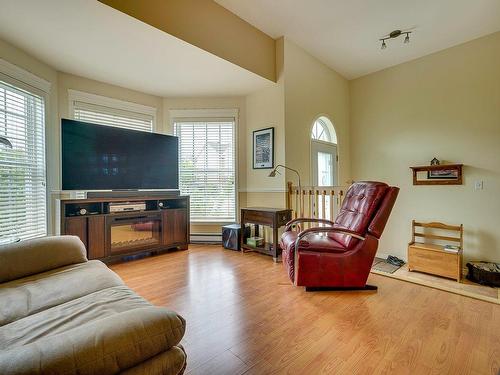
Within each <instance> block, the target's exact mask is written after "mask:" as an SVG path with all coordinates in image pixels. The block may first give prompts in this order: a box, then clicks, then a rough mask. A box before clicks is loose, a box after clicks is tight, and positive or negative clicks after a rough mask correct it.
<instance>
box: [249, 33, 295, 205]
mask: <svg viewBox="0 0 500 375" xmlns="http://www.w3.org/2000/svg"><path fill="white" fill-rule="evenodd" d="M283 54H284V39H283V38H280V39H278V40H277V41H276V63H277V66H276V68H277V83H275V84H273V85H272V86H270V87H267V88H265V89H262V90H259V91H257V92H254V93H252V94H250V95H248V96H247V97H246V108H247V127H246V133H245V142H246V154H245V164H246V175H247V176H246V186H244V187H242V189H241V190H242V194H243V195H242V196H243V201H244V202H246V205H247V206H248V207H251V206H274V207H284V206H285V194H284V191H285V186H286V180H285V174H284V173H283V174H281V175H277V176H276V177H268V175H269V172H270V171H271V170H270V169H253V132H254V131H255V130H259V129H265V128H270V127H274V165H277V164H285V77H284V71H283V64H284V61H283V58H284V56H283Z"/></svg>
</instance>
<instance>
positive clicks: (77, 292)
mask: <svg viewBox="0 0 500 375" xmlns="http://www.w3.org/2000/svg"><path fill="white" fill-rule="evenodd" d="M117 285H123V281H122V280H121V279H120V278H119V277H118V275H117V274H115V273H114V272H113V271H111V270H110V269H108V267H107V266H106V265H105V264H104V263H102V262H100V261H98V260H92V261H88V262H85V263H79V264H73V265H70V266H66V267H61V268H57V269H54V270H51V271H47V272H43V273H39V274H36V275H32V276H28V277H24V278H21V279H18V280H14V281H10V282H8V283H3V284H0V301H2V303H0V326H3V325H5V324H8V323H10V322H13V321H15V320H18V319H21V318H24V317H26V316H29V315H31V314H34V313H37V312H40V311H43V310H45V309H47V308H50V307H52V306H56V305H59V304H62V303H65V302H67V301H70V300H72V299H75V298H78V297H81V296H85V295H87V294H90V293H93V292H95V291H98V290H101V289H105V288H109V287H112V286H117Z"/></svg>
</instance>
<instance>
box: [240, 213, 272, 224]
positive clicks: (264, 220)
mask: <svg viewBox="0 0 500 375" xmlns="http://www.w3.org/2000/svg"><path fill="white" fill-rule="evenodd" d="M245 222H247V223H254V224H260V225H272V224H273V215H267V214H265V213H263V212H259V211H251V210H249V211H245Z"/></svg>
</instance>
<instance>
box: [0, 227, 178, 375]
mask: <svg viewBox="0 0 500 375" xmlns="http://www.w3.org/2000/svg"><path fill="white" fill-rule="evenodd" d="M184 331H185V321H184V319H183V318H182V317H181V316H179V315H178V314H176V313H175V312H172V311H169V310H167V309H165V308H160V307H154V306H152V305H151V304H150V303H149V302H147V301H146V300H145V299H143V298H142V297H140V296H139V295H137V294H136V293H134V292H133V291H132V290H131V289H129V288H128V287H127V286H125V285H124V283H123V281H122V280H121V279H120V278H119V277H118V275H116V274H115V273H114V272H113V271H111V270H110V269H108V267H107V266H106V265H105V264H104V263H102V262H100V261H96V260H91V261H88V260H87V257H86V251H85V247H84V246H83V244H82V242H81V241H80V240H79V239H78V237H73V236H59V237H46V238H41V239H37V240H31V241H24V242H20V243H17V244H12V245H8V246H3V247H0V374H2V375H9V374H16V375H17V374H39V373H43V374H45V373H47V374H102V375H105V374H118V373H121V374H175V375H177V374H182V373H183V372H184V369H185V366H186V354H185V352H184V349H183V348H182V346H181V345H180V344H179V342H180V341H181V339H182V336H183V335H184Z"/></svg>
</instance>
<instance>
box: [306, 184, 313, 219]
mask: <svg viewBox="0 0 500 375" xmlns="http://www.w3.org/2000/svg"><path fill="white" fill-rule="evenodd" d="M308 193H309V195H308V198H307V200H308V201H309V215H308V217H314V216H313V214H314V201H313V192H312V190H311V189H309V190H308ZM308 227H309V228H310V227H312V223H309V225H308Z"/></svg>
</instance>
